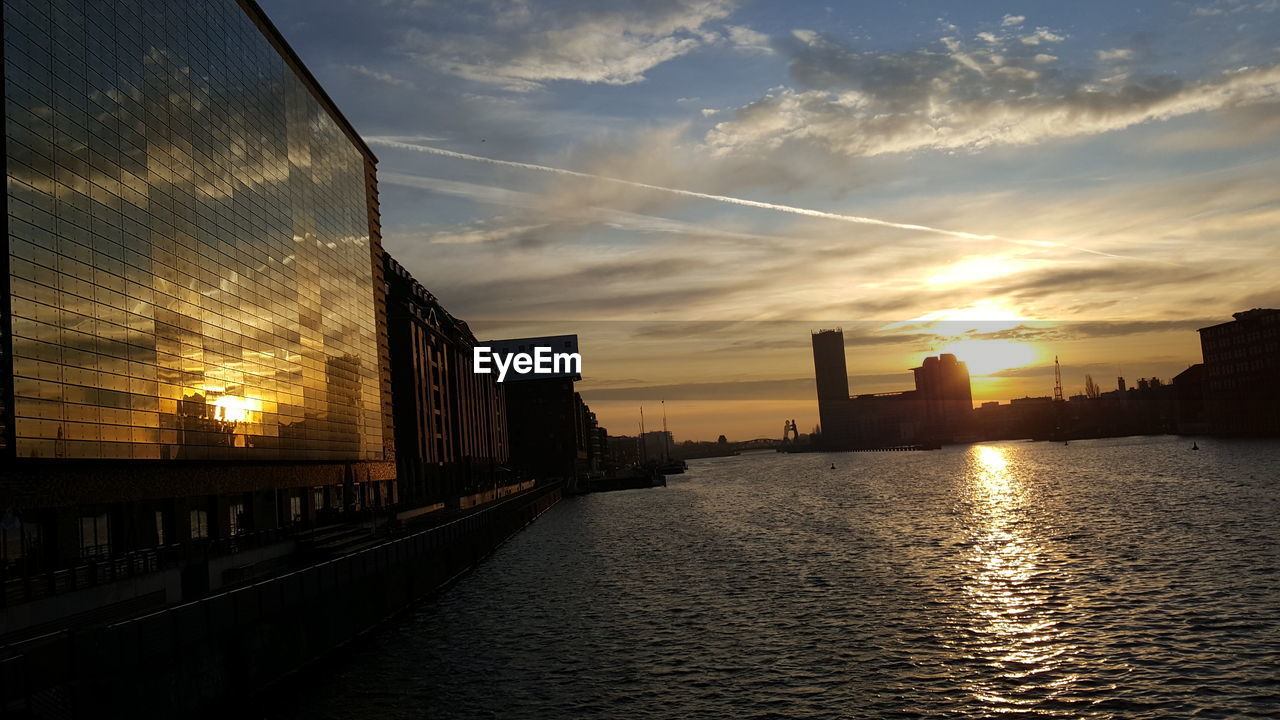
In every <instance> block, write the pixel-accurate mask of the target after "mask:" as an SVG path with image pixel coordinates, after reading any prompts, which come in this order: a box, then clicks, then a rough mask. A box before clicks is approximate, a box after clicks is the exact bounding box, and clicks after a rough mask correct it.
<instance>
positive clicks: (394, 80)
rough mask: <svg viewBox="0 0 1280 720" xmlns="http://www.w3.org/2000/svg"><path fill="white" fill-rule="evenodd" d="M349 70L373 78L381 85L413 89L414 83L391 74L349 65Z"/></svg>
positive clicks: (362, 66)
mask: <svg viewBox="0 0 1280 720" xmlns="http://www.w3.org/2000/svg"><path fill="white" fill-rule="evenodd" d="M347 68H348V69H350V70H351V71H353V72H355V73H358V74H360V75H363V76H364V77H367V78H372V79H374V80H377V81H378V82H381V83H386V84H388V85H394V86H395V87H404V88H411V87H413V83H412V82H410V81H408V80H405V79H403V78H398V77H396V76H394V75H392V74H391V73H386V72H380V71H378V70H373V69H371V68H367V67H365V66H364V65H348V66H347Z"/></svg>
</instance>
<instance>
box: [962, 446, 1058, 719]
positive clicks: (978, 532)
mask: <svg viewBox="0 0 1280 720" xmlns="http://www.w3.org/2000/svg"><path fill="white" fill-rule="evenodd" d="M1015 454H1016V449H1014V448H1009V447H1001V446H991V445H976V446H974V447H973V448H972V450H971V456H970V458H969V460H970V467H969V478H968V488H967V493H966V495H967V503H966V515H967V517H966V518H965V526H966V529H967V533H968V535H969V537H968V542H967V543H966V551H965V552H964V553H963V555H962V556H961V558H960V559H959V564H960V567H959V568H958V570H959V572H960V574H961V577H962V578H963V579H964V587H963V592H964V595H965V600H966V605H967V609H968V611H969V619H968V627H966V628H962V629H963V630H964V631H965V632H964V633H963V635H964V637H965V638H966V639H965V640H964V641H962V644H963V645H965V647H964V648H963V649H964V650H965V651H966V654H967V655H968V656H969V657H970V658H971V659H972V660H975V661H978V662H979V663H982V664H984V665H986V666H988V667H994V668H996V669H997V670H999V671H1000V672H999V673H998V674H997V675H996V676H995V677H994V678H993V677H992V676H990V675H988V674H986V673H982V674H980V677H979V678H975V679H973V680H972V682H970V683H969V684H968V686H967V689H968V691H969V693H970V694H971V695H972V696H973V697H974V698H975V699H977V700H978V701H979V702H980V703H982V704H983V705H985V706H987V707H989V708H990V709H992V710H995V711H1001V712H1003V711H1010V710H1015V709H1018V708H1023V709H1025V708H1027V707H1029V706H1032V705H1035V704H1038V703H1040V702H1043V701H1045V700H1048V699H1050V698H1053V697H1055V696H1057V695H1059V694H1061V693H1062V692H1064V691H1066V689H1067V688H1068V687H1069V686H1070V685H1071V684H1072V682H1073V680H1074V677H1073V676H1072V675H1071V674H1070V673H1069V672H1068V667H1067V665H1066V660H1067V658H1068V657H1069V656H1070V651H1071V650H1072V648H1071V646H1070V645H1069V644H1068V642H1067V638H1066V633H1065V632H1064V630H1063V629H1062V628H1061V627H1059V620H1060V618H1059V616H1058V613H1057V609H1055V608H1054V607H1051V604H1052V600H1053V596H1054V594H1055V590H1054V588H1052V587H1049V585H1048V580H1049V578H1050V577H1051V572H1050V570H1049V569H1048V565H1049V560H1050V558H1049V554H1050V553H1049V550H1048V548H1046V547H1045V546H1044V544H1043V542H1044V540H1043V538H1042V537H1041V536H1040V535H1039V533H1038V532H1037V529H1036V528H1035V527H1031V526H1029V525H1028V518H1029V515H1030V513H1029V512H1028V505H1029V503H1030V502H1031V499H1030V497H1029V492H1028V489H1027V488H1026V487H1025V484H1024V482H1023V481H1022V479H1021V478H1020V477H1019V474H1018V468H1017V466H1016V462H1014V459H1013V456H1014V455H1015Z"/></svg>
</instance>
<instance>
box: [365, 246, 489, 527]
mask: <svg viewBox="0 0 1280 720" xmlns="http://www.w3.org/2000/svg"><path fill="white" fill-rule="evenodd" d="M384 276H385V278H386V304H387V326H388V334H389V347H390V350H391V359H392V362H391V386H392V409H393V413H394V418H395V438H396V467H397V484H398V492H399V496H400V497H399V500H400V502H401V503H402V504H403V505H405V506H406V507H409V508H421V507H430V506H435V505H447V504H451V503H454V502H456V501H457V500H458V498H460V497H462V496H465V495H468V494H473V493H476V492H478V491H480V490H482V489H483V488H485V487H489V486H492V485H495V484H497V483H498V482H499V480H498V476H499V475H500V474H501V471H502V469H503V467H504V466H505V465H506V463H507V461H508V459H509V457H510V441H509V436H508V427H507V421H508V417H507V404H506V394H505V393H504V392H503V389H502V387H501V386H500V385H499V384H498V383H497V382H496V378H495V376H494V375H492V374H489V375H485V374H476V373H474V372H472V362H473V348H475V347H476V345H478V344H479V343H478V342H477V340H476V338H475V335H474V334H472V332H471V328H470V327H469V326H468V325H467V323H466V322H464V321H462V320H459V319H458V318H456V317H454V316H453V315H451V314H450V313H449V312H448V311H447V310H446V309H445V308H444V306H443V305H441V303H440V301H439V300H438V299H437V298H436V296H435V295H433V294H432V293H431V292H430V291H428V290H427V289H426V288H425V287H423V286H422V284H421V283H419V282H418V281H417V280H415V279H414V277H413V276H412V275H411V274H410V273H409V271H407V270H405V268H404V267H403V266H401V265H400V263H398V262H396V261H395V260H394V259H393V258H392V257H391V256H389V255H388V256H386V258H385V273H384Z"/></svg>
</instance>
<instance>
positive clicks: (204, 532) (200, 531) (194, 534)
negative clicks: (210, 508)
mask: <svg viewBox="0 0 1280 720" xmlns="http://www.w3.org/2000/svg"><path fill="white" fill-rule="evenodd" d="M207 537H209V513H208V512H207V511H205V510H192V511H191V539H192V540H201V539H203V538H207Z"/></svg>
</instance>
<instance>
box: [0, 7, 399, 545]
mask: <svg viewBox="0 0 1280 720" xmlns="http://www.w3.org/2000/svg"><path fill="white" fill-rule="evenodd" d="M58 8H59V9H58V11H57V12H58V14H59V20H58V22H52V23H51V22H49V20H48V18H47V16H46V14H47V12H48V10H49V6H48V3H47V2H45V1H44V0H7V1H6V3H5V12H4V23H5V37H6V42H7V44H8V45H9V47H10V48H11V49H14V51H13V52H8V51H7V52H6V57H5V63H4V73H5V80H6V83H7V88H9V92H8V93H7V96H6V99H7V100H8V108H7V110H8V115H9V121H8V122H6V141H7V142H6V147H7V148H9V152H8V159H9V162H8V169H7V174H8V178H7V179H8V187H9V193H10V202H9V206H8V224H9V228H10V234H11V239H10V253H11V256H10V268H11V273H12V277H11V286H12V296H13V309H14V343H13V346H14V355H15V357H14V374H15V376H16V377H15V387H16V392H15V402H14V411H15V416H16V417H15V427H16V428H20V429H21V432H20V433H19V435H18V437H17V444H18V448H17V452H18V454H19V455H20V456H23V457H32V456H34V457H70V458H93V457H133V458H139V459H142V458H154V459H186V458H193V459H226V460H245V459H301V460H355V459H381V457H382V452H383V450H382V434H381V433H382V428H381V424H380V422H378V418H377V416H376V414H373V415H370V414H369V413H367V412H364V411H363V410H362V409H363V408H377V407H378V403H379V381H378V375H377V373H378V363H377V346H376V336H375V332H376V326H375V320H374V299H373V287H372V281H373V275H372V263H371V261H370V255H369V227H368V206H367V198H366V192H365V179H364V157H363V155H362V154H361V152H360V150H359V149H358V148H357V147H356V146H355V145H354V144H353V143H352V142H351V140H350V139H349V138H348V137H347V136H346V135H345V134H344V133H343V132H342V130H341V128H340V127H339V126H338V125H337V123H336V122H335V121H334V120H333V119H332V118H331V117H330V116H329V115H328V113H327V112H326V111H325V110H324V108H323V107H322V106H321V105H320V103H318V102H317V101H316V100H315V98H314V97H313V96H312V95H311V93H310V92H309V91H308V90H307V88H306V87H305V86H304V85H303V83H302V82H301V81H300V80H299V79H298V78H297V76H296V75H295V74H294V73H293V72H292V71H291V70H290V69H289V68H288V67H287V65H286V64H285V62H284V60H283V59H282V58H281V56H280V55H279V53H278V52H276V50H275V49H274V48H272V47H271V45H270V43H269V42H268V41H267V39H266V38H265V37H264V36H263V35H262V33H261V31H260V30H259V29H258V28H257V26H256V25H255V24H254V23H253V21H252V20H251V19H250V18H249V16H248V15H246V14H245V12H244V11H243V10H242V9H241V7H240V6H239V4H238V3H237V2H236V1H235V0H210V2H201V3H191V2H186V1H185V0H156V2H147V3H135V2H125V3H124V4H123V5H120V4H117V7H116V12H115V13H113V14H110V16H108V15H107V14H103V13H101V12H100V11H99V10H98V9H96V8H95V7H94V4H93V3H74V4H66V5H65V6H64V5H63V4H59V6H58ZM126 17H128V18H129V19H127V20H126V19H125V18H126ZM113 18H114V19H113ZM210 37H216V38H219V42H217V43H208V42H207V41H206V38H210ZM104 68H105V69H108V70H106V71H103V70H102V69H104ZM50 386H56V387H50ZM37 392H38V393H39V394H38V395H35V394H33V393H37ZM51 398H53V399H55V400H54V401H56V403H57V405H58V408H57V409H56V411H55V409H54V408H51V407H50V406H49V405H48V404H47V402H48V401H50V399H51ZM37 399H41V400H45V401H47V402H46V404H43V405H42V404H37V403H30V402H24V401H25V400H37ZM140 411H141V412H140ZM63 418H65V419H66V420H67V421H68V422H46V421H50V420H60V419H63ZM26 420H31V421H37V420H38V421H39V422H25V421H26ZM139 429H141V430H142V431H141V432H139V431H138V430H139ZM206 532H207V530H206Z"/></svg>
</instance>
